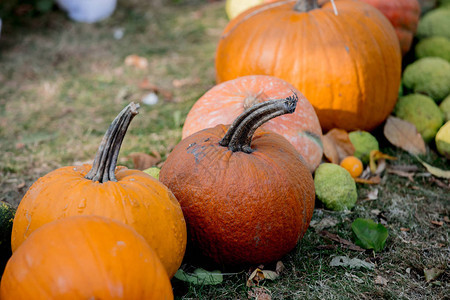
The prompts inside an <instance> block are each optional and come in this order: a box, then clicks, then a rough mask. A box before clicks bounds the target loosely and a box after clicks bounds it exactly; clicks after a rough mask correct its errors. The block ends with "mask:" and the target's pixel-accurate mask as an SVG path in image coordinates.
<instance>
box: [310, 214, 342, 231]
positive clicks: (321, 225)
mask: <svg viewBox="0 0 450 300" xmlns="http://www.w3.org/2000/svg"><path fill="white" fill-rule="evenodd" d="M338 223H339V221H338V220H337V219H336V218H333V217H327V218H323V219H322V220H320V221H319V222H317V221H315V220H314V221H311V222H310V223H309V226H311V227H312V228H314V229H315V230H316V232H320V231H322V230H324V229H325V228H329V227H333V226H336V225H337V224H338Z"/></svg>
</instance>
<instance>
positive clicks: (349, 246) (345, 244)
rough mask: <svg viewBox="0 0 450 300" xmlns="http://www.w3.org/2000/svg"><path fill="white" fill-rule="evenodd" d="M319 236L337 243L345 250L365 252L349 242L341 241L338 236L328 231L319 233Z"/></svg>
mask: <svg viewBox="0 0 450 300" xmlns="http://www.w3.org/2000/svg"><path fill="white" fill-rule="evenodd" d="M319 234H320V235H321V236H323V237H326V238H329V239H330V240H332V241H335V242H338V243H339V244H340V245H341V246H342V247H344V248H347V249H349V250H354V251H361V252H364V251H365V250H364V249H363V248H361V247H359V246H357V245H355V244H353V243H352V242H351V241H349V240H346V239H343V238H341V237H340V236H338V235H337V234H334V233H331V232H329V231H326V230H322V231H321V232H319Z"/></svg>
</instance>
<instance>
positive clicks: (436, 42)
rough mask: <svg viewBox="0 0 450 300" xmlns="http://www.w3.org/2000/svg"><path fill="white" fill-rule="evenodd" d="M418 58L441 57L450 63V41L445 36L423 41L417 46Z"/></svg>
mask: <svg viewBox="0 0 450 300" xmlns="http://www.w3.org/2000/svg"><path fill="white" fill-rule="evenodd" d="M415 50H416V57H417V58H423V57H430V56H434V57H441V58H443V59H445V60H446V61H448V62H450V39H449V38H446V37H443V36H433V37H429V38H426V39H423V40H421V41H420V42H419V43H418V44H417V45H416V48H415Z"/></svg>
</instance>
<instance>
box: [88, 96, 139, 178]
mask: <svg viewBox="0 0 450 300" xmlns="http://www.w3.org/2000/svg"><path fill="white" fill-rule="evenodd" d="M138 110H139V104H136V103H133V102H131V103H130V104H128V105H127V106H126V107H125V108H124V109H123V110H122V111H121V112H120V113H119V114H118V115H117V117H116V118H115V119H114V120H113V121H112V123H111V125H110V126H109V128H108V130H107V131H106V133H105V135H104V136H103V139H102V142H101V143H100V146H99V147H98V151H97V154H96V155H95V159H94V163H93V164H92V168H91V170H90V171H89V172H88V173H87V174H86V176H85V177H84V178H86V179H89V180H92V181H98V182H100V183H104V182H107V181H117V179H116V175H115V170H116V166H117V158H118V157H119V152H120V147H121V146H122V142H123V139H124V137H125V134H126V132H127V129H128V126H129V125H130V123H131V120H132V119H133V118H134V117H135V116H136V115H137V114H138Z"/></svg>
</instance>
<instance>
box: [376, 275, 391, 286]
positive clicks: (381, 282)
mask: <svg viewBox="0 0 450 300" xmlns="http://www.w3.org/2000/svg"><path fill="white" fill-rule="evenodd" d="M387 283H388V281H387V279H386V278H384V277H381V276H380V275H378V276H377V277H376V278H375V284H378V285H387Z"/></svg>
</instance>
